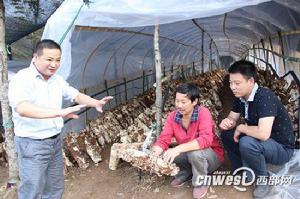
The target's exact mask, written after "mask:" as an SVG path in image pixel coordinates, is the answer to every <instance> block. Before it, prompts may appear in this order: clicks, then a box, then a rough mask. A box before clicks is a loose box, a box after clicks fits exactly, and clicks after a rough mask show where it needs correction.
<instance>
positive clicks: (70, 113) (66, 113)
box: [60, 105, 86, 119]
mask: <svg viewBox="0 0 300 199" xmlns="http://www.w3.org/2000/svg"><path fill="white" fill-rule="evenodd" d="M84 107H86V105H76V106H70V107H68V108H64V109H62V110H61V113H60V116H61V117H63V118H73V119H78V118H79V116H78V115H77V114H75V113H74V112H77V111H80V109H82V108H84Z"/></svg>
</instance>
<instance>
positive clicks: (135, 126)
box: [0, 69, 299, 175]
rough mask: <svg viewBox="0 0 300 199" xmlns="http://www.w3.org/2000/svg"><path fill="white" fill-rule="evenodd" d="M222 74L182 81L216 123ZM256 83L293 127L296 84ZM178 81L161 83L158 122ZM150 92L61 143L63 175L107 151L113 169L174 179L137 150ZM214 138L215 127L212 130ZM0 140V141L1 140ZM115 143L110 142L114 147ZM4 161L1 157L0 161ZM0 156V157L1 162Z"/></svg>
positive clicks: (265, 78)
mask: <svg viewBox="0 0 300 199" xmlns="http://www.w3.org/2000/svg"><path fill="white" fill-rule="evenodd" d="M225 74H226V71H225V70H221V69H218V70H214V71H211V72H206V73H203V74H200V75H197V76H193V77H191V78H189V79H187V80H185V82H191V83H194V84H196V85H197V86H198V87H199V88H200V93H201V101H200V104H201V105H204V106H206V107H207V108H209V109H210V111H211V113H212V116H213V118H214V120H215V122H216V123H219V121H218V115H219V113H220V111H221V110H222V103H221V100H220V97H219V91H220V89H222V86H223V83H224V76H225ZM258 79H259V85H260V86H266V87H269V88H271V89H272V90H273V91H274V92H275V93H276V94H277V95H278V96H279V97H280V98H281V101H282V102H283V104H284V105H285V107H286V108H287V110H288V112H289V115H290V117H291V119H292V120H293V122H294V130H295V131H296V130H297V129H298V126H297V125H298V107H299V105H298V97H299V93H298V87H297V85H296V84H295V82H293V81H291V82H287V81H286V80H284V79H276V78H275V77H274V76H273V75H272V74H271V73H270V72H268V71H259V78H258ZM181 82H182V80H170V81H169V82H167V83H166V82H165V84H163V93H164V95H165V96H168V97H167V98H166V102H165V105H164V110H163V121H164V120H165V118H166V116H167V115H168V113H169V112H170V111H172V110H173V109H174V96H175V88H176V86H177V85H178V84H179V83H181ZM154 102H155V90H154V89H153V88H152V89H149V90H148V91H147V92H146V93H144V94H143V95H139V96H136V97H134V98H133V99H131V100H129V101H128V102H127V103H126V104H121V105H119V106H118V107H115V108H113V109H111V110H109V111H106V112H104V113H103V114H102V115H101V116H99V117H98V118H97V119H95V120H94V121H90V122H89V123H88V125H87V127H86V128H85V129H83V130H81V131H80V132H79V133H72V132H70V133H68V134H67V135H66V137H65V139H64V142H65V144H64V148H63V155H64V161H65V171H67V170H68V168H69V167H73V166H77V165H78V166H79V167H80V168H82V169H86V168H87V167H89V165H90V164H97V163H99V162H100V161H101V160H102V157H101V153H102V150H103V149H105V148H106V147H107V146H110V145H112V147H111V158H110V159H111V160H110V165H109V166H110V168H111V169H116V168H117V164H118V162H119V160H120V159H123V160H125V161H127V162H130V163H131V164H132V165H133V166H135V167H138V168H140V169H143V170H146V171H150V172H154V173H156V174H158V175H162V174H164V175H175V174H176V172H178V168H177V167H176V166H175V165H172V164H166V163H164V162H163V161H162V160H161V159H154V158H153V157H151V156H150V155H148V154H145V153H144V152H141V150H140V146H141V144H140V143H141V142H143V141H144V140H145V138H146V135H147V133H148V132H149V130H150V126H151V125H152V124H153V123H154V122H155V107H154ZM216 132H217V134H218V129H217V127H216ZM0 139H1V138H0ZM114 143H115V144H114ZM2 157H3V158H2ZM4 157H5V150H4V148H3V142H2V143H0V162H1V161H6V159H5V158H4ZM1 158H2V159H1Z"/></svg>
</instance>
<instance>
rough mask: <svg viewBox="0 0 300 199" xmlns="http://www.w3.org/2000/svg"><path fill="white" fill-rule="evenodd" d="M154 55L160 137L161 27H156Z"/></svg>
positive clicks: (157, 130) (157, 129)
mask: <svg viewBox="0 0 300 199" xmlns="http://www.w3.org/2000/svg"><path fill="white" fill-rule="evenodd" d="M154 55H155V69H156V70H155V71H156V90H155V93H156V99H155V106H156V115H155V119H156V127H157V128H156V135H157V136H158V135H159V134H160V132H161V129H162V102H163V101H162V87H161V55H160V51H159V25H155V30H154Z"/></svg>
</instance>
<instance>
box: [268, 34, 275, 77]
mask: <svg viewBox="0 0 300 199" xmlns="http://www.w3.org/2000/svg"><path fill="white" fill-rule="evenodd" d="M269 42H270V47H271V51H272V52H273V51H274V50H273V44H272V39H271V37H269ZM272 57H273V62H274V65H275V70H276V72H277V64H276V59H275V55H274V53H272Z"/></svg>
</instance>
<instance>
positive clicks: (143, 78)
mask: <svg viewBox="0 0 300 199" xmlns="http://www.w3.org/2000/svg"><path fill="white" fill-rule="evenodd" d="M144 93H145V70H143V94H144Z"/></svg>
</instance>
